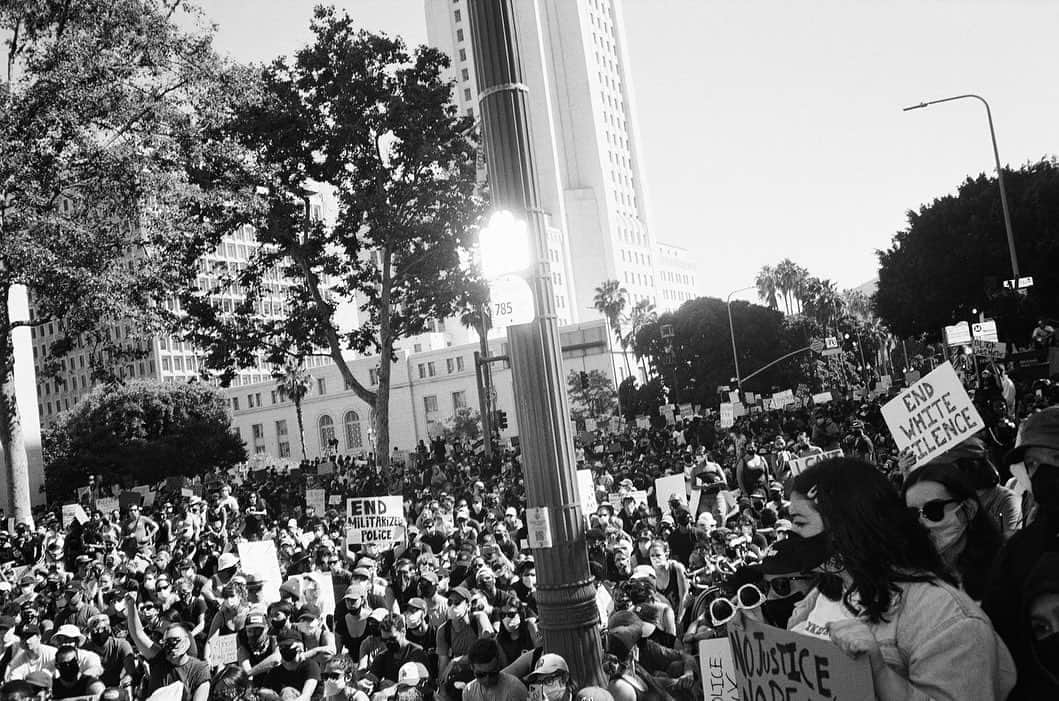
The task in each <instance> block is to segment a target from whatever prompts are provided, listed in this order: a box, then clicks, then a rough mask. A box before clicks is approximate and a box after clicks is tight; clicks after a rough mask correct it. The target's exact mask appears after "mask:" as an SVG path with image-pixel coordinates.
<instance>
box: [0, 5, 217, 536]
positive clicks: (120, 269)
mask: <svg viewBox="0 0 1059 701" xmlns="http://www.w3.org/2000/svg"><path fill="white" fill-rule="evenodd" d="M185 11H186V12H188V13H190V15H191V24H193V25H194V24H196V19H195V11H194V10H193V9H191V8H190V7H189V6H185V5H183V4H182V3H180V2H177V1H176V0H169V1H166V0H79V1H78V2H69V1H61V0H8V1H7V2H4V3H0V36H3V37H5V41H4V45H5V47H6V56H5V58H6V59H7V60H6V73H5V74H4V75H2V76H0V448H2V449H3V451H4V452H5V454H6V455H7V461H6V462H7V469H8V472H7V474H6V475H5V480H6V482H7V492H8V495H9V497H8V498H9V500H10V503H8V504H7V505H6V506H7V507H8V509H9V513H13V515H14V516H15V518H17V519H18V520H19V521H25V522H29V521H30V496H29V482H28V463H27V459H26V453H25V445H24V441H23V435H22V427H21V418H20V417H19V415H18V408H17V405H16V403H15V389H14V381H13V378H14V376H15V373H16V372H21V373H26V372H32V368H16V367H15V364H14V360H13V354H12V332H13V331H15V330H16V329H18V328H19V327H25V326H32V325H37V326H39V325H41V324H46V323H48V322H52V321H54V322H57V324H58V325H59V327H60V329H61V334H60V336H59V337H58V338H57V339H56V340H55V341H54V342H53V343H52V345H51V347H50V349H49V354H48V356H47V358H46V361H47V362H48V364H49V368H50V370H51V371H52V372H53V373H54V374H55V375H56V376H57V379H58V380H59V381H60V382H64V381H66V380H67V379H68V378H67V376H65V375H64V373H63V372H60V368H59V359H60V358H61V356H62V355H63V354H64V353H65V352H67V351H69V350H70V348H71V347H72V346H73V344H74V343H75V342H78V343H87V344H88V345H89V346H90V347H91V348H92V350H93V353H92V355H91V358H92V359H94V360H95V361H96V363H95V368H94V370H95V371H96V373H97V374H105V373H107V372H110V371H113V370H114V369H115V367H114V366H115V364H116V363H119V362H120V361H121V360H123V359H126V358H128V357H130V356H133V355H136V354H138V353H142V352H143V350H144V345H143V340H144V339H143V338H131V337H126V336H125V335H124V334H123V335H122V337H121V338H120V340H118V339H115V338H114V337H113V336H112V335H111V333H110V331H111V329H110V328H109V327H108V323H110V322H114V321H116V320H122V321H123V322H125V321H126V320H132V321H134V322H136V323H134V324H133V325H135V326H137V328H142V327H143V326H144V325H149V324H151V323H155V322H158V321H159V318H160V316H161V315H163V314H164V313H165V311H166V307H165V306H164V304H163V301H164V298H165V296H166V295H168V294H170V291H171V290H172V289H174V288H176V287H178V286H179V284H180V283H181V282H182V280H183V279H185V278H186V277H187V276H188V275H189V274H190V273H189V270H191V269H189V268H188V267H187V266H185V265H182V260H181V259H180V257H179V256H172V255H167V254H163V253H162V251H165V250H167V249H169V248H170V247H172V246H174V245H176V244H178V243H179V242H183V241H184V240H185V239H186V238H188V237H189V235H190V234H191V233H192V232H193V231H194V230H195V229H196V226H197V223H196V222H195V221H194V219H193V218H189V216H188V214H187V213H188V211H189V208H191V207H193V206H194V204H195V202H196V201H197V199H198V193H197V191H196V190H195V189H194V188H193V187H190V186H189V184H188V183H187V181H186V179H185V178H183V177H182V171H183V166H184V164H185V162H186V157H187V148H188V147H189V146H190V145H192V144H194V143H196V142H197V134H198V133H199V131H200V129H201V128H202V125H203V124H204V123H208V122H209V120H210V119H211V117H212V115H213V113H214V110H215V108H216V106H217V105H220V104H223V102H224V96H225V95H226V94H228V87H229V86H228V85H227V84H226V81H227V76H228V75H229V74H230V70H229V67H226V66H225V65H224V64H222V63H221V62H219V61H218V60H217V58H216V57H215V55H214V53H213V51H212V49H211V46H210V35H209V33H205V32H202V31H200V30H199V29H197V28H195V29H192V30H191V31H190V32H189V31H184V30H182V29H180V28H179V27H178V23H177V21H176V17H175V15H176V14H177V13H183V12H185ZM182 24H187V23H186V22H182ZM191 115H195V117H194V119H192V118H191ZM19 285H25V286H26V287H27V288H28V289H29V290H30V291H31V293H32V294H33V297H34V302H35V306H36V310H37V313H36V315H35V316H34V318H33V319H32V320H30V319H18V318H12V317H11V315H10V314H9V306H8V305H9V301H10V299H11V294H12V290H13V289H14V288H15V287H16V286H19Z"/></svg>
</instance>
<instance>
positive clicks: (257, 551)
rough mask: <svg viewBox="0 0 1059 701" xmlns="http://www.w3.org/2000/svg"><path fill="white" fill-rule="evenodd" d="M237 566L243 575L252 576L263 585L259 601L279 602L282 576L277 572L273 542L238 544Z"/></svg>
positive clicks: (276, 558) (261, 541) (277, 566)
mask: <svg viewBox="0 0 1059 701" xmlns="http://www.w3.org/2000/svg"><path fill="white" fill-rule="evenodd" d="M239 565H240V568H241V569H242V571H243V574H247V575H251V574H252V575H254V576H255V577H257V578H258V579H260V580H261V582H262V583H263V585H264V586H263V587H262V588H261V600H262V601H263V602H265V603H269V604H271V603H272V602H274V601H279V585H280V584H282V583H283V576H282V575H281V574H280V571H279V558H278V557H277V556H276V542H275V541H274V540H255V541H249V542H246V543H239Z"/></svg>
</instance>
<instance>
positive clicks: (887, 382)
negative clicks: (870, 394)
mask: <svg viewBox="0 0 1059 701" xmlns="http://www.w3.org/2000/svg"><path fill="white" fill-rule="evenodd" d="M891 387H893V380H892V379H891V378H890V376H889V375H883V376H881V377H880V378H879V382H878V383H876V385H875V388H876V389H877V390H879V391H880V392H889V391H890V388H891Z"/></svg>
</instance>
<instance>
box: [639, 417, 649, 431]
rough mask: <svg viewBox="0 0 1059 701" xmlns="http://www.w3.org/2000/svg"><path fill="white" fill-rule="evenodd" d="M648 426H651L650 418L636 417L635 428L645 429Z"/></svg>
mask: <svg viewBox="0 0 1059 701" xmlns="http://www.w3.org/2000/svg"><path fill="white" fill-rule="evenodd" d="M650 427H651V419H649V418H647V417H646V416H637V417H636V428H638V429H640V430H646V429H648V428H650Z"/></svg>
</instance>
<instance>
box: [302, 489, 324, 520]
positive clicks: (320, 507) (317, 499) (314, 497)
mask: <svg viewBox="0 0 1059 701" xmlns="http://www.w3.org/2000/svg"><path fill="white" fill-rule="evenodd" d="M310 506H311V507H313V509H315V510H316V515H317V516H322V515H323V514H324V513H325V512H326V511H327V490H325V489H306V490H305V507H306V508H308V507H310Z"/></svg>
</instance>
